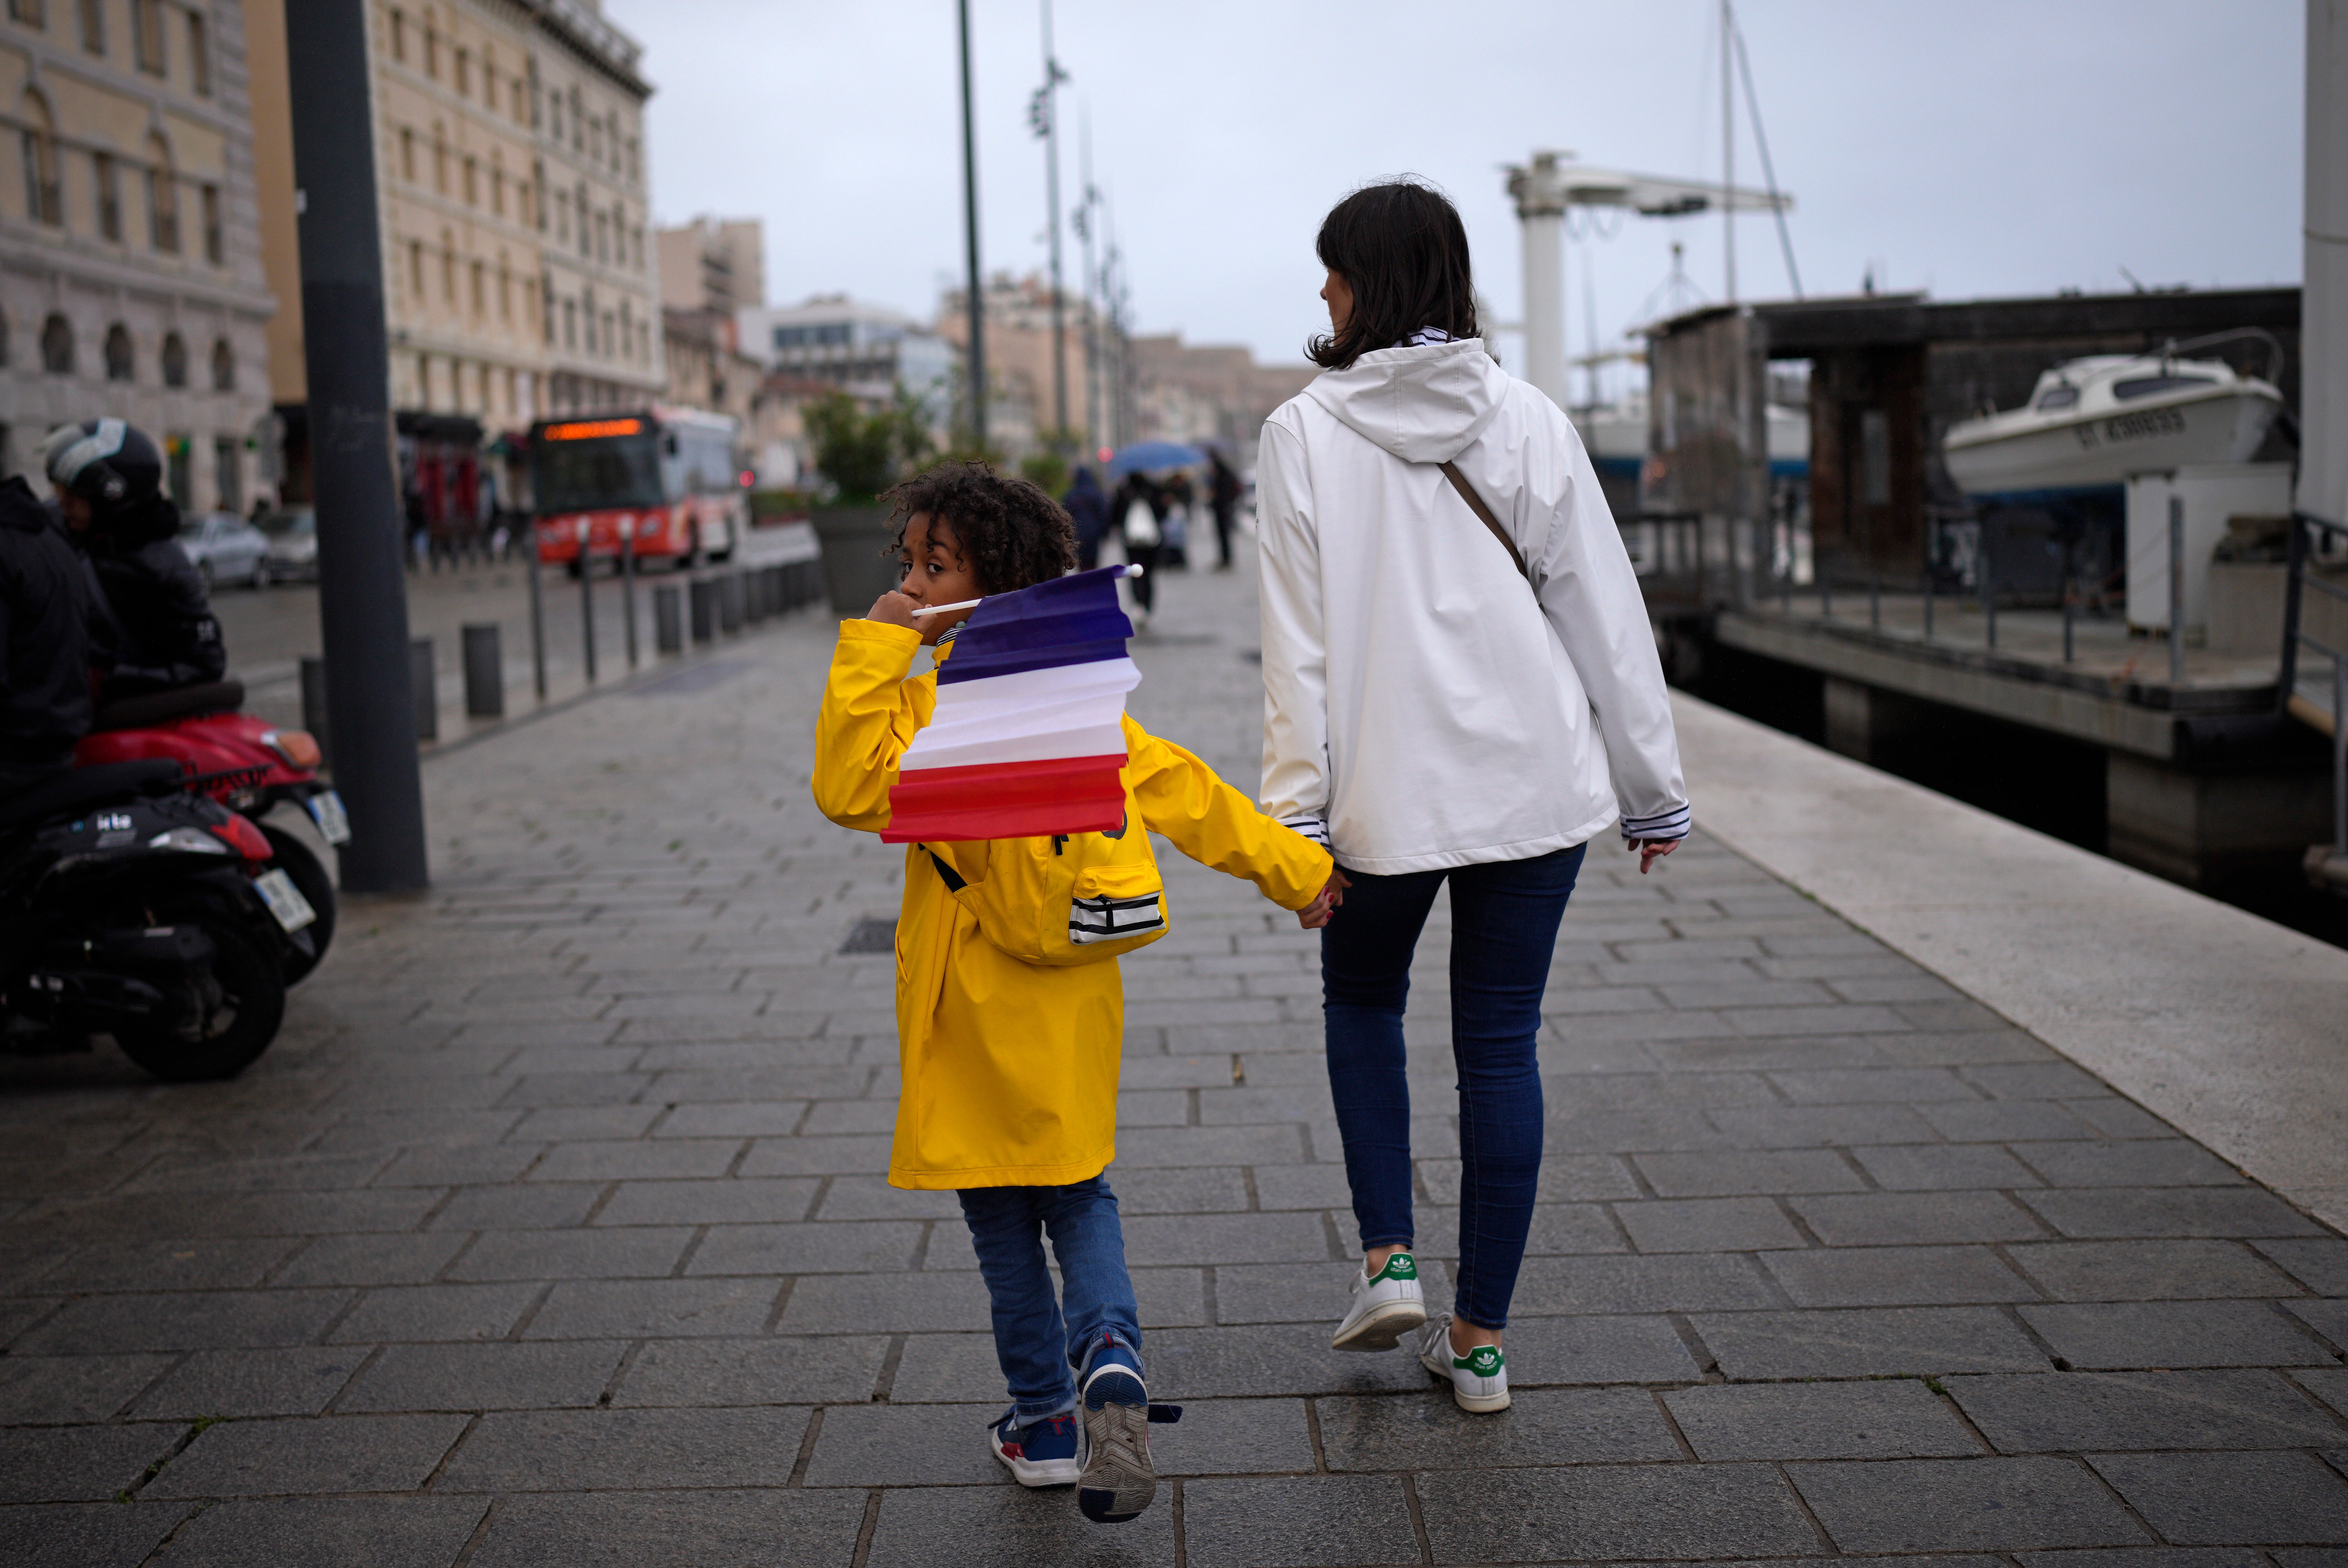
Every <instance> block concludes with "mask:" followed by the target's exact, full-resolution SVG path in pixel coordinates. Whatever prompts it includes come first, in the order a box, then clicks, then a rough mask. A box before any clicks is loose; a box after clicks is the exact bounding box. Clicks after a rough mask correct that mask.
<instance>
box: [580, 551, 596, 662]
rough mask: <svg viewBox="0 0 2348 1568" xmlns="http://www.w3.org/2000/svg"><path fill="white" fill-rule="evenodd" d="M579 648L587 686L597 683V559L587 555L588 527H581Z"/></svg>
mask: <svg viewBox="0 0 2348 1568" xmlns="http://www.w3.org/2000/svg"><path fill="white" fill-rule="evenodd" d="M579 528H580V534H579V646H580V647H581V648H582V650H584V656H585V659H586V661H587V684H589V685H590V686H592V685H593V684H594V683H595V558H594V557H592V556H591V555H589V554H588V553H587V533H586V529H587V525H586V524H584V523H582V524H580V525H579Z"/></svg>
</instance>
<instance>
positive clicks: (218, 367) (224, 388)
mask: <svg viewBox="0 0 2348 1568" xmlns="http://www.w3.org/2000/svg"><path fill="white" fill-rule="evenodd" d="M212 390H213V391H214V392H234V391H235V390H236V350H234V349H232V348H231V347H229V346H228V339H226V338H221V340H220V341H219V342H217V343H213V344H212Z"/></svg>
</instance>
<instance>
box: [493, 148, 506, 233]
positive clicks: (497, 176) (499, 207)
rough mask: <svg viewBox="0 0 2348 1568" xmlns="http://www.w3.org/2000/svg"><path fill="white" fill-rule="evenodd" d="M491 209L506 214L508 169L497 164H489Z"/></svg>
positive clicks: (500, 214) (500, 215) (499, 213)
mask: <svg viewBox="0 0 2348 1568" xmlns="http://www.w3.org/2000/svg"><path fill="white" fill-rule="evenodd" d="M493 156H494V155H493ZM489 210H490V211H492V212H494V213H496V214H497V215H498V216H499V217H500V218H502V217H504V216H505V215H506V171H505V170H504V169H501V168H499V167H498V166H497V165H496V164H491V165H490V166H489Z"/></svg>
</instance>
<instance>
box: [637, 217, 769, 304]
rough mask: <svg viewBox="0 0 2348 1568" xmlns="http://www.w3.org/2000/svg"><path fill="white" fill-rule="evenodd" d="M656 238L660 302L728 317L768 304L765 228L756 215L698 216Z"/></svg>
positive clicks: (658, 231) (657, 233)
mask: <svg viewBox="0 0 2348 1568" xmlns="http://www.w3.org/2000/svg"><path fill="white" fill-rule="evenodd" d="M654 236H655V242H656V243H657V244H658V245H659V247H660V258H659V260H660V278H661V303H662V304H663V305H664V306H666V307H668V308H670V309H672V310H681V311H719V312H723V313H726V314H727V315H731V314H733V313H735V312H736V311H739V310H743V309H745V308H751V309H755V308H756V307H757V306H759V305H763V304H765V303H766V302H767V238H766V227H765V225H763V224H761V223H760V222H759V221H758V220H757V219H756V218H710V217H701V218H696V219H695V220H693V221H692V222H690V223H681V224H679V225H677V226H676V227H675V228H673V229H661V230H656V231H654Z"/></svg>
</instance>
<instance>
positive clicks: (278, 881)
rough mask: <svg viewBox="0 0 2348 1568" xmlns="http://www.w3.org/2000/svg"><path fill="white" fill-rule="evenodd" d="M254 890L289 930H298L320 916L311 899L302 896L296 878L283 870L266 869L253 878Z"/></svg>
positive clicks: (280, 923) (279, 921)
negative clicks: (312, 905)
mask: <svg viewBox="0 0 2348 1568" xmlns="http://www.w3.org/2000/svg"><path fill="white" fill-rule="evenodd" d="M252 890H253V891H254V892H256V893H258V894H260V895H261V901H262V902H263V903H264V904H266V905H268V906H269V912H270V913H271V914H272V915H274V916H276V917H277V923H278V924H279V925H280V926H283V927H285V929H286V930H288V931H298V930H300V929H301V928H302V927H304V926H306V925H308V924H309V923H310V922H311V921H313V920H315V919H316V918H317V917H318V912H317V911H316V910H315V909H313V908H311V907H310V901H309V900H308V899H307V898H304V897H302V889H300V888H299V887H296V886H293V878H292V877H291V876H286V875H285V873H283V871H264V872H263V873H262V874H261V875H260V876H256V877H254V878H253V879H252Z"/></svg>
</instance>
